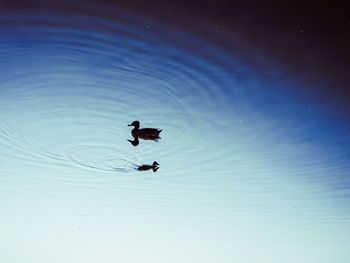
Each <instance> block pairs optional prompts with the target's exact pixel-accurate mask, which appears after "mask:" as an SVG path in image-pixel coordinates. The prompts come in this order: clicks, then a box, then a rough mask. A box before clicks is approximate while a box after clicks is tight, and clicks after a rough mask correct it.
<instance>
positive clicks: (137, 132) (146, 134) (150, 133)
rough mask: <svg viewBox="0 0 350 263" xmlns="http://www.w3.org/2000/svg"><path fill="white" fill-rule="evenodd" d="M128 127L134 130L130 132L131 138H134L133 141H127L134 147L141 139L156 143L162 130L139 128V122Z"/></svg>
mask: <svg viewBox="0 0 350 263" xmlns="http://www.w3.org/2000/svg"><path fill="white" fill-rule="evenodd" d="M128 126H134V129H132V131H131V135H132V137H134V141H131V140H128V141H129V142H130V143H131V144H133V145H134V146H137V145H138V144H139V140H138V139H143V140H153V141H158V140H159V139H160V137H159V133H160V132H161V131H162V130H159V129H155V128H143V129H139V128H140V122H139V121H134V122H133V123H131V124H129V125H128Z"/></svg>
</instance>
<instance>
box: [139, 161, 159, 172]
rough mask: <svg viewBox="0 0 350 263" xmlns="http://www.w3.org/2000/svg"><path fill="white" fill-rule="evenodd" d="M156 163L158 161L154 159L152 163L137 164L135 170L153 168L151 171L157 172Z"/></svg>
mask: <svg viewBox="0 0 350 263" xmlns="http://www.w3.org/2000/svg"><path fill="white" fill-rule="evenodd" d="M157 165H159V163H157V162H156V161H154V162H153V165H148V164H144V165H141V166H139V167H138V168H137V170H139V171H147V170H151V169H153V172H157V170H158V169H159V167H158V166H157Z"/></svg>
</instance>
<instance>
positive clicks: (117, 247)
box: [0, 12, 350, 263]
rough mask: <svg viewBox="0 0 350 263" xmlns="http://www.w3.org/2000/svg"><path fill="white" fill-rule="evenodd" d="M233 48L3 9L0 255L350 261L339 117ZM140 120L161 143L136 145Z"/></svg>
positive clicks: (345, 153) (186, 36)
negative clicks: (134, 131) (267, 75)
mask: <svg viewBox="0 0 350 263" xmlns="http://www.w3.org/2000/svg"><path fill="white" fill-rule="evenodd" d="M128 19H129V20H132V21H133V20H135V21H133V23H128V21H129V20H128ZM236 55H237V56H236ZM238 55H239V54H235V50H231V51H228V50H226V51H223V50H222V49H220V47H218V46H215V45H214V44H211V43H209V41H206V40H205V39H199V38H196V37H195V36H194V35H192V34H190V33H188V32H180V31H176V30H174V29H171V28H165V27H161V26H158V27H157V26H156V25H153V24H149V23H145V24H142V19H141V18H140V19H139V20H138V21H137V22H136V19H135V18H130V17H129V18H126V19H121V18H120V19H119V17H118V16H116V18H115V19H113V20H112V19H107V18H103V15H101V16H85V15H84V14H68V15H67V14H60V13H44V12H43V13H41V14H30V13H25V12H12V13H11V12H10V13H9V14H7V16H6V19H3V20H2V21H1V23H0V68H1V74H0V92H1V93H0V94H1V96H0V193H1V195H0V207H1V216H0V233H1V235H0V261H1V262H4V263H10V262H27V263H31V262H35V263H39V262H51V263H54V262H57V263H58V262H60V263H61V262H65V263H68V262H86V263H88V262H153V263H154V262H201V263H202V262H222V263H223V262H259V263H260V262H269V263H272V262H347V260H349V256H348V253H347V251H348V250H349V248H350V247H349V242H350V239H349V236H350V228H349V227H350V221H349V219H350V217H349V216H350V209H349V200H350V178H349V175H350V162H349V157H350V135H349V126H348V124H346V123H345V122H344V121H342V120H341V119H339V118H337V116H336V113H334V112H331V111H330V109H329V108H326V107H325V106H322V105H316V104H315V103H312V102H311V101H309V100H308V99H307V98H308V97H307V96H306V95H304V94H303V93H302V91H301V89H300V86H302V85H304V84H300V83H299V84H296V83H295V82H292V77H291V76H288V77H287V76H282V75H278V74H279V73H278V71H277V69H274V68H271V70H276V72H277V73H275V74H276V82H273V83H271V82H266V81H264V75H259V74H257V73H256V70H255V69H254V67H249V64H247V63H245V62H244V59H243V58H242V56H240V58H239V59H238ZM266 63H270V62H269V61H266ZM134 120H139V121H140V122H141V127H155V128H161V129H163V131H162V133H161V137H162V139H161V140H160V141H159V142H154V141H143V140H141V141H140V144H139V146H137V147H133V146H132V145H131V144H130V143H129V142H128V141H127V139H132V137H131V135H130V131H131V128H130V127H128V126H127V125H128V124H130V123H131V122H132V121H134ZM153 161H157V162H158V163H159V164H160V169H159V170H158V171H157V172H156V173H153V172H152V171H146V172H139V171H137V170H136V169H135V168H136V167H137V166H138V165H142V164H151V163H153Z"/></svg>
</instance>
